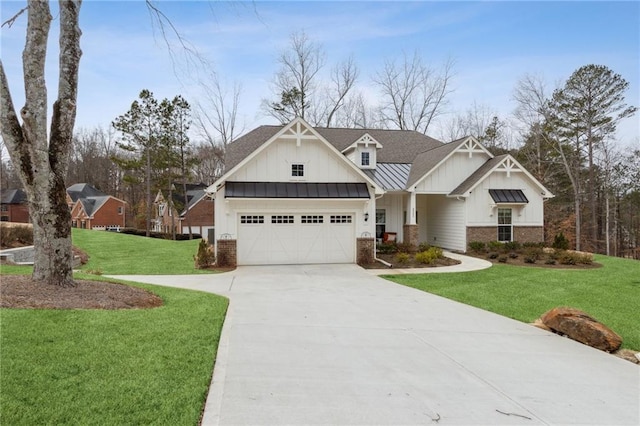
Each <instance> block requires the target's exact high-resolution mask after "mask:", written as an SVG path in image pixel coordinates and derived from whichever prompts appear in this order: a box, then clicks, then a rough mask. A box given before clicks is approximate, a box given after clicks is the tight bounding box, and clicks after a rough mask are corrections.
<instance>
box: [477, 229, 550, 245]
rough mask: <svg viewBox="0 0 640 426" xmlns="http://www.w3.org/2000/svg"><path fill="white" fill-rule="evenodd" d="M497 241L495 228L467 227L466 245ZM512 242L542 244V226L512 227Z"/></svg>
mask: <svg viewBox="0 0 640 426" xmlns="http://www.w3.org/2000/svg"><path fill="white" fill-rule="evenodd" d="M497 239H498V227H497V226H468V227H467V244H468V243H470V242H471V241H484V242H485V243H486V242H489V241H496V240H497ZM513 240H514V241H517V242H519V243H541V242H544V228H543V227H542V226H514V227H513Z"/></svg>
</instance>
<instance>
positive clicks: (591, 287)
mask: <svg viewBox="0 0 640 426" xmlns="http://www.w3.org/2000/svg"><path fill="white" fill-rule="evenodd" d="M595 261H596V262H598V263H601V264H602V265H603V267H602V268H598V269H590V270H558V269H544V268H536V267H518V266H510V265H494V266H493V267H491V268H489V269H485V270H482V271H475V272H463V273H453V274H420V275H411V274H407V275H388V276H385V278H387V279H389V280H391V281H394V282H397V283H399V284H403V285H406V286H409V287H414V288H417V289H420V290H423V291H427V292H429V293H433V294H437V295H440V296H443V297H446V298H448V299H453V300H457V301H459V302H462V303H466V304H468V305H472V306H476V307H479V308H482V309H485V310H488V311H491V312H495V313H498V314H500V315H504V316H507V317H510V318H514V319H517V320H520V321H524V322H532V321H534V320H535V319H536V318H538V317H540V315H542V314H543V313H544V312H546V311H547V310H549V309H551V308H553V307H556V306H571V307H574V308H578V309H581V310H583V311H585V312H587V313H589V314H591V316H593V317H594V318H596V319H597V320H599V321H601V322H602V323H604V324H606V325H607V326H609V327H610V328H611V329H613V330H614V331H616V332H617V333H618V334H620V335H621V336H622V338H623V343H622V346H623V347H624V348H628V349H634V350H640V262H638V261H637V260H628V259H619V258H615V257H607V256H598V255H596V256H595Z"/></svg>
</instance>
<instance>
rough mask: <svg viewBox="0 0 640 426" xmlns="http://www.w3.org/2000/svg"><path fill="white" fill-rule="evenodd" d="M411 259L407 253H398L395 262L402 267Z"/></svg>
mask: <svg viewBox="0 0 640 426" xmlns="http://www.w3.org/2000/svg"><path fill="white" fill-rule="evenodd" d="M410 258H411V256H409V254H407V253H398V254H396V256H395V261H396V262H397V263H399V264H401V265H404V264H405V263H407V262H409V259H410Z"/></svg>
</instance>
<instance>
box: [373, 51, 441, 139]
mask: <svg viewBox="0 0 640 426" xmlns="http://www.w3.org/2000/svg"><path fill="white" fill-rule="evenodd" d="M452 72H453V61H451V60H448V61H446V62H445V63H444V65H443V67H442V69H441V70H440V71H438V70H435V69H433V68H431V67H429V66H428V65H427V64H425V63H424V62H423V60H422V57H421V56H420V55H419V54H418V52H417V51H416V52H414V54H413V56H412V57H408V56H407V54H406V53H405V54H403V57H402V60H401V62H400V63H398V62H397V61H396V60H388V59H387V60H385V62H384V67H383V69H382V70H380V71H378V72H377V73H376V74H375V76H374V78H373V81H374V83H375V84H376V85H377V86H378V88H379V90H380V95H381V98H382V104H381V105H380V113H381V116H382V119H383V121H384V122H385V123H386V125H387V126H389V127H396V128H398V129H402V130H416V131H418V132H421V133H426V132H427V130H428V129H429V125H430V124H431V123H432V122H433V120H434V119H435V118H436V117H438V116H439V115H440V114H442V112H443V107H444V106H445V104H446V98H447V95H449V94H450V93H451V91H452V89H451V87H450V86H451V78H452Z"/></svg>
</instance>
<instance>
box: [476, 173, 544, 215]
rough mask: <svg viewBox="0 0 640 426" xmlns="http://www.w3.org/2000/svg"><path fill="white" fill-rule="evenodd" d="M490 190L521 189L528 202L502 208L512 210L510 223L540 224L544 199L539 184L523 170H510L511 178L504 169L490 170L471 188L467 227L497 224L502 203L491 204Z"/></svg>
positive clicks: (506, 205) (492, 202)
mask: <svg viewBox="0 0 640 426" xmlns="http://www.w3.org/2000/svg"><path fill="white" fill-rule="evenodd" d="M489 189H521V190H522V192H523V193H524V195H525V196H526V197H527V200H529V203H527V204H526V205H522V206H513V205H508V204H505V205H504V207H508V208H512V209H513V215H512V220H513V224H514V225H519V226H543V224H544V205H543V203H544V201H543V198H542V197H541V189H540V187H539V186H537V185H535V184H534V183H533V182H531V180H530V179H529V178H528V177H527V176H526V175H525V174H524V173H522V172H513V171H512V172H511V176H510V177H507V174H506V173H505V172H498V171H496V172H493V173H491V174H490V175H489V176H487V178H486V179H484V180H483V181H482V182H481V183H480V184H479V185H478V186H477V187H476V188H474V189H473V191H472V192H471V195H469V197H467V200H466V204H467V211H468V217H467V225H468V226H497V224H498V210H497V209H498V207H502V205H500V206H495V207H492V205H494V201H493V199H492V198H491V195H489Z"/></svg>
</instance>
